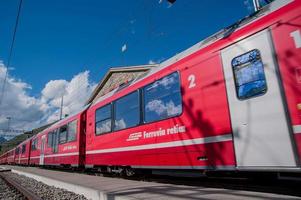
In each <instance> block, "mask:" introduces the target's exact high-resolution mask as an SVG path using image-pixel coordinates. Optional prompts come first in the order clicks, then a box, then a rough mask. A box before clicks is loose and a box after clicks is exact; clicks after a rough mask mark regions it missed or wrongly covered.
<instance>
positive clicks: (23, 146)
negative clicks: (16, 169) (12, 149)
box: [22, 144, 26, 154]
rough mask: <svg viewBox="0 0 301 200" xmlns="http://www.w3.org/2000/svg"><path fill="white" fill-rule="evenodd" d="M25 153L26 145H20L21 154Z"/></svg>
mask: <svg viewBox="0 0 301 200" xmlns="http://www.w3.org/2000/svg"><path fill="white" fill-rule="evenodd" d="M25 151H26V144H23V145H22V154H23V153H25Z"/></svg>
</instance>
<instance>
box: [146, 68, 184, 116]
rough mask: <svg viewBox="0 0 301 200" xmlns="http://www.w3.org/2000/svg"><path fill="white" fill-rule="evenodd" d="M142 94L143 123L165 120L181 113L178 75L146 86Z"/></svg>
mask: <svg viewBox="0 0 301 200" xmlns="http://www.w3.org/2000/svg"><path fill="white" fill-rule="evenodd" d="M143 92H144V120H145V122H152V121H156V120H161V119H166V118H169V117H173V116H177V115H179V114H181V113H182V102H181V92H180V83H179V75H178V73H173V74H171V75H169V76H166V77H164V78H162V79H160V80H158V81H156V82H154V83H152V84H150V85H148V86H146V87H145V88H144V89H143Z"/></svg>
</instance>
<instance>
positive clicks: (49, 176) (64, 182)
mask: <svg viewBox="0 0 301 200" xmlns="http://www.w3.org/2000/svg"><path fill="white" fill-rule="evenodd" d="M4 167H6V168H10V169H11V170H12V172H14V173H18V174H21V175H25V176H27V177H31V178H34V179H36V180H38V181H41V182H44V183H46V184H48V185H52V186H56V187H59V188H63V189H66V190H68V191H71V192H75V193H77V194H83V195H84V196H86V197H87V198H88V199H92V200H94V199H95V200H140V199H143V200H163V199H174V200H180V199H181V200H183V199H201V200H202V199H206V200H207V199H224V200H225V199H231V200H235V199H237V200H238V199H239V200H241V199H279V200H280V199H301V198H298V197H295V196H289V195H279V194H272V193H264V192H253V191H243V190H236V189H235V190H234V189H223V188H208V187H201V186H186V185H173V184H165V183H156V182H144V181H135V180H127V179H122V178H108V177H100V176H92V175H86V174H78V173H70V172H62V171H55V170H46V169H41V168H36V167H20V166H4Z"/></svg>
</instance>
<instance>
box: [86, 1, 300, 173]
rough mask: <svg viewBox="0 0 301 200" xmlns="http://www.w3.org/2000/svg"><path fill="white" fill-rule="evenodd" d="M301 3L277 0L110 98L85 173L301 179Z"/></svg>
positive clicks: (97, 112) (93, 116)
mask: <svg viewBox="0 0 301 200" xmlns="http://www.w3.org/2000/svg"><path fill="white" fill-rule="evenodd" d="M300 26H301V1H299V0H295V1H292V0H278V1H275V2H272V3H271V4H269V5H267V6H265V7H264V8H262V9H261V10H260V11H258V12H256V13H255V14H254V15H252V16H249V17H247V18H245V19H243V20H241V21H239V22H238V23H235V24H234V25H232V26H230V27H228V28H226V29H224V30H222V31H220V32H219V33H217V34H216V35H213V36H212V37H210V38H208V39H206V40H204V41H202V42H200V43H198V44H196V45H194V46H193V47H191V48H189V49H188V50H186V51H184V52H182V53H180V54H178V55H177V56H175V57H173V58H171V59H169V60H167V61H165V62H163V63H161V64H160V65H159V66H158V67H156V68H154V69H152V70H151V71H150V72H149V73H148V74H147V75H146V76H145V77H143V78H141V79H139V80H135V81H133V82H132V83H129V84H128V86H127V87H125V86H124V85H123V86H122V88H117V89H115V90H113V91H111V92H110V93H108V94H107V95H105V96H103V97H102V98H101V99H100V100H99V101H98V102H97V103H95V104H94V105H91V107H90V108H89V109H88V111H87V139H86V140H87V141H86V166H87V167H102V169H104V170H108V171H114V170H115V171H121V170H122V169H129V168H149V169H204V170H207V169H208V170H262V171H270V170H274V171H300V158H301V150H300V147H301V143H300V142H301V141H300V138H301V136H300V135H301V128H300V127H301V81H300V80H301V70H300V69H301V68H300V67H301V62H300V60H301V57H300V55H301V34H300V32H301V29H300Z"/></svg>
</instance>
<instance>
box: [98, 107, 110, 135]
mask: <svg viewBox="0 0 301 200" xmlns="http://www.w3.org/2000/svg"><path fill="white" fill-rule="evenodd" d="M111 110H112V108H111V104H108V105H106V106H103V107H101V108H99V109H97V110H96V112H95V115H96V116H95V129H96V135H100V134H103V133H108V132H111V124H112V111H111Z"/></svg>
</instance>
